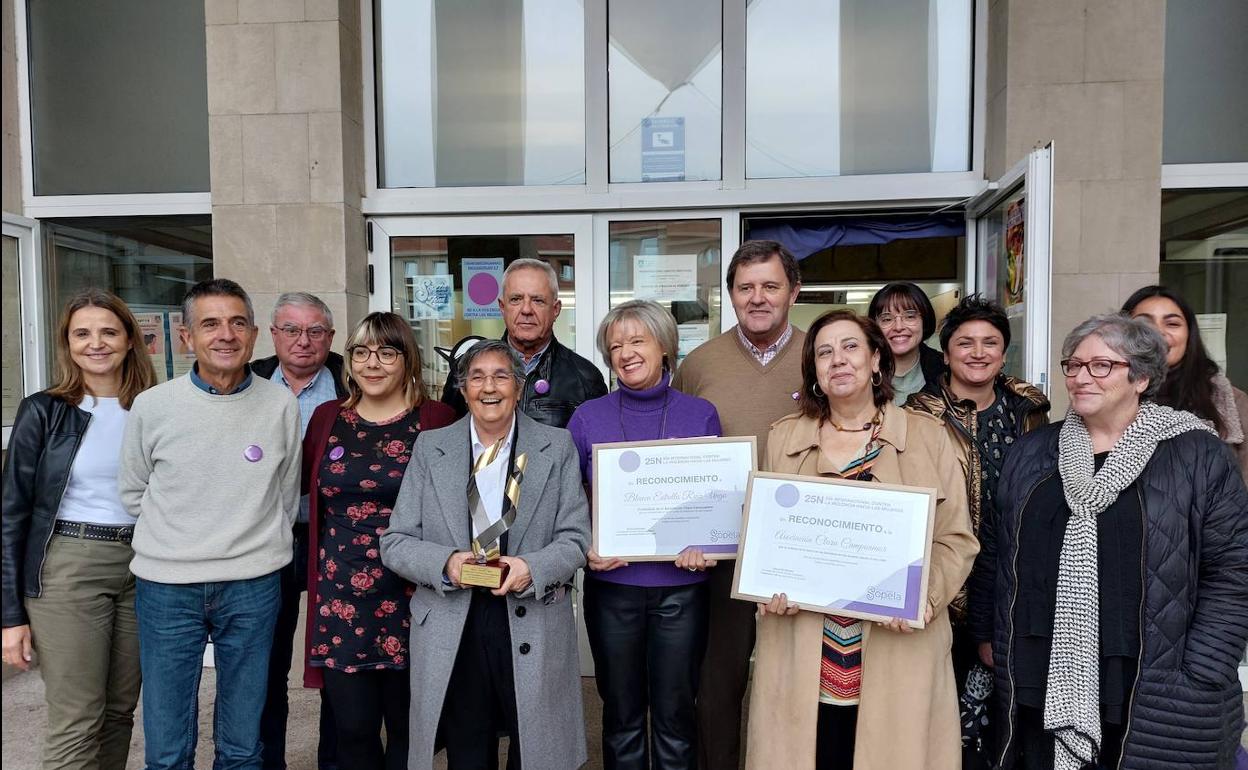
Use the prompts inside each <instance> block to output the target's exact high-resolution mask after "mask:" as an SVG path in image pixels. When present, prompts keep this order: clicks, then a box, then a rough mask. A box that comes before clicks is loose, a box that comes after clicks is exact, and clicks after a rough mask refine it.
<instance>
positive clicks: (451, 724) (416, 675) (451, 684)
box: [381, 340, 589, 770]
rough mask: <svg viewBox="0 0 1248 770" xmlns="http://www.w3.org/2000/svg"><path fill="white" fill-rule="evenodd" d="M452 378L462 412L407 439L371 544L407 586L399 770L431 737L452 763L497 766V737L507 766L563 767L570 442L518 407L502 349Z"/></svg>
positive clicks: (578, 555)
mask: <svg viewBox="0 0 1248 770" xmlns="http://www.w3.org/2000/svg"><path fill="white" fill-rule="evenodd" d="M457 379H458V382H459V388H460V392H461V393H462V394H463V396H464V401H465V402H466V403H467V404H468V415H467V417H465V418H463V419H461V420H459V422H456V423H455V424H454V425H451V426H450V427H446V428H441V429H439V430H432V431H425V432H423V433H421V434H420V437H419V438H418V439H417V440H416V446H415V449H414V450H413V451H412V461H411V463H410V466H409V467H408V469H407V473H406V474H404V476H403V486H402V487H401V488H400V490H399V497H398V501H397V502H396V503H395V507H394V515H393V516H392V517H391V519H390V527H389V529H387V530H386V531H385V532H384V533H382V535H381V560H382V562H383V563H384V564H385V565H386V566H387V567H389V568H390V569H392V570H394V571H395V572H397V573H398V574H400V575H402V576H403V577H405V578H407V579H408V580H410V581H411V582H412V583H413V584H415V592H414V593H413V594H412V597H411V600H410V603H411V609H412V624H411V645H410V651H411V663H410V670H411V691H412V704H411V739H410V746H411V750H410V753H409V755H408V761H407V765H406V767H408V768H411V770H432V768H433V755H434V751H435V748H436V746H437V745H439V744H440V745H444V746H445V747H446V760H447V767H448V768H450V770H460V769H462V768H483V767H497V761H498V736H499V734H500V733H506V734H507V735H508V736H509V737H510V743H509V748H508V763H507V767H509V768H519V767H524V768H529V769H530V770H533V769H539V770H572V769H573V768H577V767H580V766H581V765H582V764H584V763H585V759H586V751H585V724H584V721H585V720H584V715H583V713H582V711H581V679H580V670H579V667H578V666H577V663H576V660H577V650H576V620H575V619H574V617H573V614H572V596H571V590H570V587H571V585H572V580H573V577H574V576H575V575H576V571H577V569H579V568H580V567H581V566H582V565H584V564H585V549H586V547H587V546H588V541H589V509H588V506H586V504H585V495H584V493H583V492H582V491H581V475H580V473H579V472H578V469H577V466H576V449H575V447H573V445H572V439H571V438H569V437H568V433H567V431H565V430H563V429H562V428H552V427H549V426H547V425H542V424H541V423H538V422H536V421H534V420H533V419H532V418H530V417H528V416H526V415H525V414H524V412H522V411H520V410H518V409H517V408H516V405H517V403H518V402H519V399H520V392H521V388H523V387H524V369H523V366H522V364H521V363H520V358H519V355H518V354H517V353H516V352H515V351H514V350H513V349H512V348H511V347H510V346H509V345H508V344H507V343H506V342H504V341H502V340H482V341H480V342H478V343H476V344H475V345H473V346H472V347H471V348H469V349H468V350H467V351H466V352H464V353H463V354H462V355H461V356H460V358H459V360H458V362H457ZM482 560H484V561H485V562H486V563H485V564H480V563H479V562H481V561H482ZM500 568H502V569H501V571H500ZM473 573H477V574H475V575H474V574H473ZM481 573H486V574H485V575H482V574H481ZM490 576H492V577H493V578H494V579H495V581H496V582H495V583H494V584H493V585H486V583H487V582H488V581H487V580H485V579H484V578H485V577H490ZM522 758H523V760H522Z"/></svg>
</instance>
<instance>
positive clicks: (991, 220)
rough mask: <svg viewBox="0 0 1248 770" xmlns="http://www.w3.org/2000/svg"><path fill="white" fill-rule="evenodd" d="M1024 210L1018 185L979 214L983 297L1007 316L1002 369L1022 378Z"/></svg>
mask: <svg viewBox="0 0 1248 770" xmlns="http://www.w3.org/2000/svg"><path fill="white" fill-rule="evenodd" d="M1026 212H1027V205H1026V198H1025V197H1024V196H1023V188H1022V187H1021V186H1020V187H1019V188H1018V189H1017V190H1015V191H1014V192H1012V193H1011V194H1010V195H1008V196H1006V197H1005V198H1004V199H1003V200H1002V201H1001V202H1000V203H998V204H997V205H996V206H994V207H993V208H992V209H991V210H989V211H988V212H987V213H985V214H984V215H983V217H982V219H983V221H984V223H985V229H984V231H983V239H982V243H981V245H980V248H981V249H983V257H982V259H981V264H982V265H983V270H984V275H983V278H984V287H985V291H984V296H986V297H987V298H988V299H991V300H994V301H996V302H998V303H1000V304H1001V306H1002V307H1003V308H1005V314H1006V315H1007V316H1008V317H1009V319H1010V346H1009V348H1007V349H1006V351H1005V367H1004V371H1005V373H1006V374H1011V375H1013V376H1015V377H1024V376H1025V375H1026V373H1027V372H1026V360H1027V359H1026V356H1025V354H1026V352H1027V348H1028V346H1029V345H1030V344H1031V343H1030V341H1029V340H1028V339H1027V318H1026V307H1027V305H1026V302H1027V286H1026V274H1025V272H1024V267H1023V266H1024V264H1025V259H1026V255H1025V254H1024V253H1023V245H1024V243H1025V242H1026V231H1027V222H1026ZM1058 344H1060V343H1058Z"/></svg>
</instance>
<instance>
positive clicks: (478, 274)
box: [461, 257, 503, 320]
mask: <svg viewBox="0 0 1248 770" xmlns="http://www.w3.org/2000/svg"><path fill="white" fill-rule="evenodd" d="M461 269H462V271H463V285H464V318H465V319H466V320H467V319H473V318H502V317H503V312H502V311H501V310H500V309H499V307H498V298H499V296H500V295H501V294H502V291H503V258H502V257H468V258H465V259H464V260H463V262H462V264H461Z"/></svg>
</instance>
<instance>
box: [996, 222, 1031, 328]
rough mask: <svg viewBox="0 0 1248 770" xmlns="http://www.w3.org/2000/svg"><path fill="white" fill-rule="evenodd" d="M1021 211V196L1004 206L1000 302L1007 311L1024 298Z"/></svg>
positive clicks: (1024, 282)
mask: <svg viewBox="0 0 1248 770" xmlns="http://www.w3.org/2000/svg"><path fill="white" fill-rule="evenodd" d="M1023 211H1024V200H1023V199H1022V198H1020V199H1018V200H1015V201H1011V202H1010V204H1009V205H1008V206H1006V208H1005V291H1003V292H1002V304H1003V305H1004V306H1005V308H1006V310H1007V311H1008V310H1009V309H1010V308H1012V307H1014V306H1015V305H1022V304H1023V300H1024V299H1025V296H1024V289H1025V288H1026V282H1027V270H1026V265H1025V255H1024V253H1023V241H1024V238H1023V235H1024V231H1025V228H1026V223H1025V222H1024V221H1023V220H1024V215H1023Z"/></svg>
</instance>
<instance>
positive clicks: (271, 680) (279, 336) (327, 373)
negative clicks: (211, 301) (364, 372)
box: [251, 291, 367, 770]
mask: <svg viewBox="0 0 1248 770" xmlns="http://www.w3.org/2000/svg"><path fill="white" fill-rule="evenodd" d="M269 333H270V334H271V335H272V336H273V348H274V350H276V351H277V355H273V356H269V357H268V358H261V359H258V360H256V361H253V362H252V364H251V370H252V372H254V373H255V374H256V375H258V376H260V377H264V378H266V379H270V380H273V381H274V382H276V383H278V384H280V385H282V386H283V387H286V388H288V389H289V390H290V392H291V393H292V394H293V395H294V396H295V400H296V401H298V402H299V418H300V420H301V421H302V425H303V433H306V432H307V430H308V421H309V420H311V419H312V412H314V411H315V410H316V407H318V406H320V405H321V404H323V403H325V402H326V401H334V400H342V399H344V398H346V397H347V390H346V385H345V384H344V383H343V378H342V366H343V361H342V356H340V355H338V354H337V353H334V352H332V351H331V350H330V349H329V346H330V345H331V344H332V343H333V341H334V315H333V313H332V312H330V309H329V307H328V306H327V305H326V304H325V303H324V302H323V301H321V299H320V297H317V296H315V295H313V294H309V293H307V292H303V291H292V292H287V293H285V294H282V295H281V296H280V297H278V298H277V302H276V303H275V304H274V305H273V321H272V324H271V325H270V326H269ZM366 352H367V351H366ZM301 435H302V434H301ZM307 585H308V498H307V496H306V495H305V496H304V497H302V498H301V499H300V500H299V516H298V518H297V520H296V522H295V527H294V558H293V559H292V560H291V562H290V564H289V565H287V566H286V568H285V569H283V570H282V602H281V607H280V609H279V610H278V615H277V625H276V626H275V627H274V631H273V652H272V654H271V655H270V657H269V677H268V694H267V697H266V698H265V702H264V713H263V714H262V715H261V717H260V740H261V742H262V743H263V747H262V757H263V759H264V768H265V770H285V768H286V719H287V716H288V714H289V711H290V707H289V703H288V701H287V695H286V688H287V683H288V679H289V677H290V663H291V654H292V653H293V651H294V637H295V627H296V626H297V625H298V624H299V595H300V594H301V593H302V592H303V591H304V590H305V589H306V588H307ZM319 692H320V693H321V695H322V697H321V716H320V738H319V740H318V743H317V765H318V767H319V768H320V770H332V769H333V768H335V767H337V762H336V761H335V754H336V753H337V752H336V751H335V743H336V736H337V732H336V731H335V730H334V726H333V712H332V711H331V709H330V705H329V702H328V701H327V700H325V698H324V693H325V691H324V690H320V691H319Z"/></svg>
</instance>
